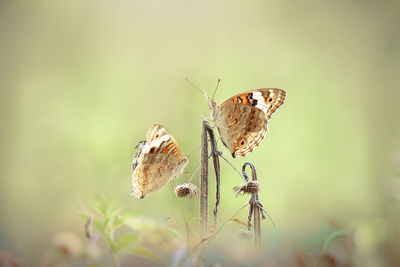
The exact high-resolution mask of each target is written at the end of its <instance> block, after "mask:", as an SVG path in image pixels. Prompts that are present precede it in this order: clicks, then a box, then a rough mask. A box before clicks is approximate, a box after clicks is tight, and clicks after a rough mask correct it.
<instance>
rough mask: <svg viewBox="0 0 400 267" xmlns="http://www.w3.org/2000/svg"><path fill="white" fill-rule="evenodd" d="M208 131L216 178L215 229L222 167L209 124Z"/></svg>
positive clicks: (214, 226)
mask: <svg viewBox="0 0 400 267" xmlns="http://www.w3.org/2000/svg"><path fill="white" fill-rule="evenodd" d="M207 132H208V135H209V136H210V143H211V155H212V157H213V163H214V173H215V180H216V193H215V205H214V210H213V215H214V222H213V229H214V230H215V228H216V227H217V220H218V205H219V202H220V199H221V169H220V164H219V158H218V153H216V151H218V147H217V141H216V139H215V135H214V131H213V130H212V129H211V127H210V126H208V125H207Z"/></svg>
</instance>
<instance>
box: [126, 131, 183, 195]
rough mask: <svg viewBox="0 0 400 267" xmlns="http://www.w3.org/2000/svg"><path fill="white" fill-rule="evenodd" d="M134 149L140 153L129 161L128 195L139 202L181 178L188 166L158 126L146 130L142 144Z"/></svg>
mask: <svg viewBox="0 0 400 267" xmlns="http://www.w3.org/2000/svg"><path fill="white" fill-rule="evenodd" d="M136 148H139V149H140V150H139V151H137V152H136V153H135V156H134V159H133V161H132V169H133V174H132V187H133V191H132V192H131V195H132V196H134V197H137V198H140V199H142V198H144V197H145V196H146V195H147V194H149V193H151V192H154V191H156V190H158V189H159V188H160V187H162V186H163V185H164V184H165V183H166V182H168V181H169V180H171V179H174V178H176V177H178V176H179V175H181V174H182V173H183V170H184V169H185V167H186V165H187V164H188V163H189V158H188V157H187V156H182V154H181V150H180V148H179V145H178V143H177V142H176V140H175V138H174V137H173V136H172V135H171V134H170V133H169V132H168V131H167V129H165V128H164V127H163V126H161V125H158V124H155V125H153V126H152V127H151V128H150V129H149V130H148V132H147V139H146V141H141V142H139V143H138V144H137V145H136Z"/></svg>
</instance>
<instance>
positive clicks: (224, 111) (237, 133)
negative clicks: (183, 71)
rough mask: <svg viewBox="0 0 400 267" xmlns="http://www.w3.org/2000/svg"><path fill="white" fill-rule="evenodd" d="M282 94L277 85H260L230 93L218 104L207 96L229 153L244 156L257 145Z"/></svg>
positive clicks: (284, 95) (215, 122) (279, 102)
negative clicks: (233, 93) (229, 96)
mask: <svg viewBox="0 0 400 267" xmlns="http://www.w3.org/2000/svg"><path fill="white" fill-rule="evenodd" d="M285 97H286V93H285V91H283V90H281V89H277V88H262V89H255V90H250V91H247V92H244V93H241V94H238V95H235V96H232V97H231V98H229V99H227V100H226V101H225V102H223V103H222V104H221V105H218V104H217V103H216V102H215V101H214V100H209V109H210V113H211V120H212V121H213V122H214V125H215V126H216V127H217V129H218V132H219V135H220V138H221V141H222V143H223V144H224V145H225V146H226V147H227V148H228V149H229V150H230V151H231V154H232V157H234V158H235V157H244V156H246V155H247V154H249V153H250V152H252V151H253V150H254V149H255V148H256V147H258V146H259V145H260V143H261V142H262V141H263V140H264V138H265V135H266V133H267V130H268V121H269V119H270V118H271V115H272V113H274V112H275V110H276V109H277V108H278V107H279V106H280V105H282V104H283V101H284V99H285Z"/></svg>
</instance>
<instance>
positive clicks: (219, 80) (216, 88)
mask: <svg viewBox="0 0 400 267" xmlns="http://www.w3.org/2000/svg"><path fill="white" fill-rule="evenodd" d="M220 82H221V79H219V78H218V82H217V86H216V87H215V90H214V93H213V95H212V98H211V99H212V100H214V96H215V93H216V92H217V90H218V86H219V83H220Z"/></svg>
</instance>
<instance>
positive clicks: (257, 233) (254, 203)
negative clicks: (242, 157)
mask: <svg viewBox="0 0 400 267" xmlns="http://www.w3.org/2000/svg"><path fill="white" fill-rule="evenodd" d="M246 166H250V168H251V176H252V180H253V181H257V173H256V168H255V167H254V165H253V163H251V162H246V163H245V164H243V167H242V174H243V176H244V177H245V178H247V179H246V180H248V176H247V174H246ZM249 203H250V210H249V222H248V223H249V227H251V217H252V216H253V215H254V223H253V227H254V242H255V244H256V246H261V218H260V215H261V214H260V213H261V212H262V211H261V210H260V209H261V207H260V206H259V205H258V203H259V198H258V192H257V193H253V194H251V197H250V201H249Z"/></svg>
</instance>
